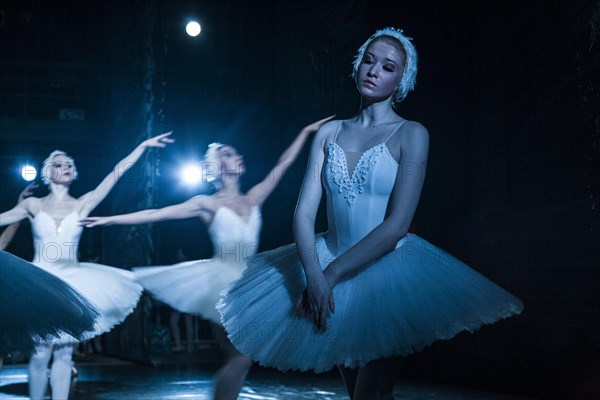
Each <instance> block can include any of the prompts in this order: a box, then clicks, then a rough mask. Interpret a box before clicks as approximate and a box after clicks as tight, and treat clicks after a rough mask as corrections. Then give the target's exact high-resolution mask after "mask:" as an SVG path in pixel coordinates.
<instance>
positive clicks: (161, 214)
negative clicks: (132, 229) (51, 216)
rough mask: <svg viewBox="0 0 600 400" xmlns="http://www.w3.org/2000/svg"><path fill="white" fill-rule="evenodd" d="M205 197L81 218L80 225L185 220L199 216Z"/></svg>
mask: <svg viewBox="0 0 600 400" xmlns="http://www.w3.org/2000/svg"><path fill="white" fill-rule="evenodd" d="M205 204H206V196H196V197H192V198H191V199H189V200H187V201H185V202H183V203H180V204H175V205H173V206H168V207H163V208H159V209H149V210H141V211H136V212H133V213H129V214H120V215H111V216H108V217H87V218H82V219H81V221H80V223H81V225H83V226H85V227H86V228H93V227H96V226H109V225H138V224H147V223H151V222H159V221H168V220H171V219H186V218H193V217H198V216H200V213H201V212H202V211H203V210H205V209H206V208H205Z"/></svg>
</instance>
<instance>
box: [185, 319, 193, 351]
mask: <svg viewBox="0 0 600 400" xmlns="http://www.w3.org/2000/svg"><path fill="white" fill-rule="evenodd" d="M183 318H184V320H185V340H187V352H188V353H191V352H192V351H193V350H194V345H193V343H194V324H193V321H192V316H191V315H190V314H183Z"/></svg>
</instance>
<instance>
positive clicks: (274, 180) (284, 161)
mask: <svg viewBox="0 0 600 400" xmlns="http://www.w3.org/2000/svg"><path fill="white" fill-rule="evenodd" d="M333 117H335V115H332V116H330V117H327V118H323V119H322V120H319V121H316V122H313V123H312V124H310V125H307V126H305V127H304V128H302V130H301V131H300V133H299V134H298V136H296V138H295V139H294V141H293V142H292V144H290V145H289V146H288V148H287V149H285V151H284V152H283V154H282V155H281V156H280V157H279V160H277V164H275V166H274V167H273V169H271V171H270V172H269V174H268V175H267V176H266V177H265V179H263V180H262V182H260V183H258V184H256V185H255V186H253V187H252V189H250V190H249V191H248V196H249V197H251V198H252V199H253V201H254V202H255V203H256V204H258V205H259V206H260V205H262V203H263V202H264V201H265V200H266V199H267V197H269V195H270V194H271V193H272V192H273V190H275V188H276V187H277V185H278V184H279V182H281V179H282V178H283V175H285V173H286V172H287V169H288V168H289V167H290V166H291V165H292V164H293V163H294V161H296V158H298V154H300V152H301V151H302V149H303V148H304V144H305V143H306V140H307V139H308V138H309V136H310V134H311V133H313V132H316V131H317V130H318V129H319V128H320V127H321V125H323V124H324V123H326V122H327V121H330V120H331V119H332V118H333Z"/></svg>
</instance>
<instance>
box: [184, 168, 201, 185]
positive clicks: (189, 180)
mask: <svg viewBox="0 0 600 400" xmlns="http://www.w3.org/2000/svg"><path fill="white" fill-rule="evenodd" d="M181 178H182V179H183V182H185V183H186V184H188V185H195V184H197V183H200V181H202V171H201V170H200V168H198V166H196V165H188V166H187V167H184V168H183V170H182V171H181Z"/></svg>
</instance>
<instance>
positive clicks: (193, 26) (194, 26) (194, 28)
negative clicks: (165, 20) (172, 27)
mask: <svg viewBox="0 0 600 400" xmlns="http://www.w3.org/2000/svg"><path fill="white" fill-rule="evenodd" d="M185 31H186V32H187V34H188V35H190V36H192V37H196V36H198V35H199V34H200V32H201V31H202V27H201V26H200V24H199V23H197V22H196V21H192V22H188V24H187V25H186V26H185Z"/></svg>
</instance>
